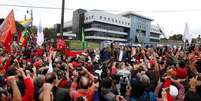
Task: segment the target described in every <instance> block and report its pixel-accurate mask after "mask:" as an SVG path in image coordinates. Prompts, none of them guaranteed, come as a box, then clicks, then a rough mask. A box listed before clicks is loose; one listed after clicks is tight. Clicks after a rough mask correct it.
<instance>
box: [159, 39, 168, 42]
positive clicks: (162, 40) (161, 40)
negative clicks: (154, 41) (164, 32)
mask: <svg viewBox="0 0 201 101" xmlns="http://www.w3.org/2000/svg"><path fill="white" fill-rule="evenodd" d="M167 41H168V39H167V38H160V42H167Z"/></svg>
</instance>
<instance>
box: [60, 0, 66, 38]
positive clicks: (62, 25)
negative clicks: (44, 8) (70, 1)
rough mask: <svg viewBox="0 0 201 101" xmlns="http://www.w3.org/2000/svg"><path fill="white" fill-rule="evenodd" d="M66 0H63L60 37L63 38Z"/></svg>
mask: <svg viewBox="0 0 201 101" xmlns="http://www.w3.org/2000/svg"><path fill="white" fill-rule="evenodd" d="M64 9H65V0H62V8H61V27H60V35H61V37H63V27H64Z"/></svg>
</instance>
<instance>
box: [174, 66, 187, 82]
mask: <svg viewBox="0 0 201 101" xmlns="http://www.w3.org/2000/svg"><path fill="white" fill-rule="evenodd" d="M187 76H188V71H187V68H186V67H184V68H181V67H178V68H177V77H178V78H179V79H184V78H186V77H187Z"/></svg>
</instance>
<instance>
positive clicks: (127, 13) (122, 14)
mask: <svg viewBox="0 0 201 101" xmlns="http://www.w3.org/2000/svg"><path fill="white" fill-rule="evenodd" d="M119 15H121V16H125V15H133V16H138V17H142V18H144V19H147V20H151V21H153V19H151V18H149V17H146V16H143V15H140V14H137V13H136V12H133V11H127V12H123V13H120V14H119Z"/></svg>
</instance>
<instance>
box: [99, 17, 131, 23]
mask: <svg viewBox="0 0 201 101" xmlns="http://www.w3.org/2000/svg"><path fill="white" fill-rule="evenodd" d="M99 19H100V20H102V19H103V20H105V21H112V22H113V23H114V22H115V23H119V24H124V25H130V23H127V22H124V21H120V20H117V19H114V18H109V17H103V16H99Z"/></svg>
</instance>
